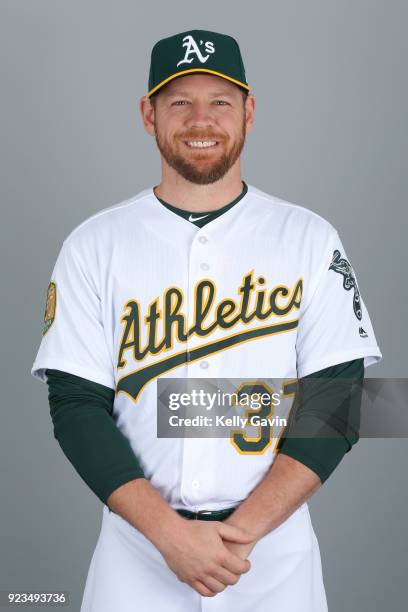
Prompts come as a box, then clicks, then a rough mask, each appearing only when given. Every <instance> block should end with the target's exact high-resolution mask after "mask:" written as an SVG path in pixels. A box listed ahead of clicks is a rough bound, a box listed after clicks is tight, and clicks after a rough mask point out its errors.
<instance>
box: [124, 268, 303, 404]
mask: <svg viewBox="0 0 408 612" xmlns="http://www.w3.org/2000/svg"><path fill="white" fill-rule="evenodd" d="M265 282H266V281H265V278H264V277H262V276H259V277H258V278H254V271H253V270H252V271H251V272H249V273H248V274H246V276H244V278H243V280H242V284H241V285H240V286H239V287H238V289H237V294H238V296H239V300H237V301H236V300H235V299H233V298H232V297H230V298H226V299H223V300H221V301H219V302H217V301H216V294H217V291H216V290H217V288H216V285H215V283H214V282H213V281H212V280H211V279H203V280H201V281H199V283H197V285H196V287H195V291H194V302H193V304H192V311H193V313H192V315H193V316H191V317H187V316H186V314H185V313H184V312H183V311H182V306H183V304H184V303H185V299H184V294H183V292H182V290H181V289H179V288H178V287H175V286H174V285H173V286H171V287H169V288H168V289H166V290H165V291H164V293H163V296H159V297H157V298H156V299H155V300H153V301H151V302H150V304H149V306H148V309H147V314H145V313H144V312H143V309H142V307H141V304H140V302H139V301H137V300H136V299H132V300H128V301H127V302H126V304H125V306H124V311H125V312H124V314H123V316H122V318H121V322H122V324H123V334H122V339H121V342H120V346H119V354H118V361H117V368H118V370H120V369H122V368H124V367H126V365H127V363H128V359H129V358H131V359H132V361H134V362H141V361H142V360H144V359H145V358H146V357H149V356H154V355H160V358H158V359H157V360H156V361H153V362H152V360H151V359H150V360H149V361H150V363H149V364H148V365H146V366H144V367H141V368H140V369H137V370H135V371H133V372H131V373H130V374H127V375H125V376H123V377H122V378H121V379H120V380H119V381H118V384H117V392H118V393H119V392H120V391H123V392H125V393H127V394H128V395H129V396H130V397H132V398H133V399H134V400H137V398H138V396H139V394H140V392H141V391H142V389H143V387H144V386H145V385H146V384H147V383H148V382H149V381H150V380H152V379H154V378H157V377H158V376H161V375H162V374H164V373H165V372H167V371H169V370H173V369H174V368H176V367H178V366H181V365H183V364H185V363H186V362H192V361H196V360H198V359H202V358H203V357H204V356H208V355H211V354H213V353H217V352H219V351H222V350H225V349H228V348H231V347H233V346H235V345H237V344H241V343H243V342H248V341H249V340H255V339H258V338H262V337H265V336H268V335H272V334H278V333H282V332H286V331H290V330H292V329H295V328H296V327H297V326H298V321H299V320H298V317H297V316H296V317H295V318H292V319H290V320H288V319H287V318H286V319H285V321H283V322H281V321H278V322H276V321H271V320H270V319H271V318H272V317H277V318H281V317H286V316H287V315H289V314H290V313H292V311H298V310H299V308H300V303H301V299H302V291H303V279H302V278H299V279H298V280H297V281H296V282H295V283H294V285H293V288H292V290H291V289H290V288H289V287H287V286H286V285H276V286H275V287H273V288H272V289H269V290H267V289H266V287H265ZM296 314H297V312H296ZM238 325H239V331H238V332H235V333H232V334H226V333H222V334H220V333H219V332H220V331H221V332H225V331H226V330H228V329H232V328H234V327H236V326H238ZM217 332H218V333H217ZM213 333H215V335H216V338H217V339H213V341H209V338H210V337H211V335H213ZM192 336H196V337H198V338H202V344H200V345H199V346H195V347H194V348H192V349H190V350H187V349H186V348H183V347H182V345H183V344H185V343H187V342H188V341H189V339H190V338H191V337H192ZM177 345H179V346H180V349H181V350H180V351H178V352H177V353H174V352H173V354H172V355H171V356H168V357H165V356H164V358H163V353H165V352H166V351H169V350H171V349H173V348H174V347H175V346H177Z"/></svg>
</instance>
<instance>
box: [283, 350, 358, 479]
mask: <svg viewBox="0 0 408 612" xmlns="http://www.w3.org/2000/svg"><path fill="white" fill-rule="evenodd" d="M363 380H364V359H363V358H361V359H355V360H353V361H347V362H345V363H341V364H337V365H335V366H332V367H329V368H325V369H324V370H319V371H318V372H314V373H313V374H310V375H309V376H305V377H304V378H303V379H300V380H299V382H298V384H299V393H298V394H297V397H296V399H295V401H294V405H293V407H292V411H291V415H290V419H289V423H288V425H287V428H286V429H285V431H284V433H283V435H282V438H281V440H280V445H279V446H280V448H279V450H280V452H281V453H283V454H284V455H289V456H290V457H293V458H294V459H297V460H298V461H300V462H301V463H303V464H304V465H306V466H307V467H309V468H310V469H311V470H313V471H314V472H315V473H316V474H317V475H318V476H319V478H320V480H321V482H322V483H323V482H325V481H326V480H327V479H328V477H329V476H330V475H331V474H332V472H333V471H334V470H335V468H336V467H337V466H338V464H339V463H340V461H341V460H342V458H343V457H344V455H345V454H346V453H347V452H349V451H350V450H351V448H352V446H353V445H354V444H356V443H357V442H358V440H359V427H360V408H361V395H362V383H363Z"/></svg>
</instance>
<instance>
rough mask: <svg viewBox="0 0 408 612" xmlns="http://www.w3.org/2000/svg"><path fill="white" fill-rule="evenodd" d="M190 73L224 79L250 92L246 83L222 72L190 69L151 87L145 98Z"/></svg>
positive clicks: (176, 73)
mask: <svg viewBox="0 0 408 612" xmlns="http://www.w3.org/2000/svg"><path fill="white" fill-rule="evenodd" d="M192 72H206V73H207V74H214V75H215V76H219V77H221V78H223V79H226V80H227V81H230V82H231V83H235V85H239V87H243V88H244V89H246V90H247V91H251V87H249V86H248V85H246V83H241V81H237V79H233V78H232V77H230V76H227V75H226V74H222V72H216V71H215V70H209V69H208V68H190V70H182V71H181V72H175V73H174V74H172V75H171V76H169V77H167V78H166V79H164V81H161V82H160V83H159V84H158V85H155V87H153V89H151V90H150V91H149V92H148V93H147V94H146V95H147V97H148V98H149V97H150V96H151V95H153V94H154V93H156V91H158V90H159V89H160V88H161V87H163V85H166V84H167V83H169V82H170V81H172V80H173V79H176V78H177V77H179V76H183V75H185V74H191V73H192Z"/></svg>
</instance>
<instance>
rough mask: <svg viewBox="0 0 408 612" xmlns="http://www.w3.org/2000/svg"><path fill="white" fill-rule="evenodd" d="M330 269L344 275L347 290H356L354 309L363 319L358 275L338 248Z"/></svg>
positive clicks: (358, 317) (357, 315)
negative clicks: (356, 275) (355, 274)
mask: <svg viewBox="0 0 408 612" xmlns="http://www.w3.org/2000/svg"><path fill="white" fill-rule="evenodd" d="M329 270H334V272H337V273H338V274H341V275H342V276H343V287H344V289H346V291H350V290H351V289H353V290H354V297H353V310H354V314H355V315H356V317H357V319H358V320H359V321H361V317H362V312H361V300H360V292H359V290H358V287H357V281H356V277H355V276H354V272H353V268H352V267H351V265H350V262H348V261H347V259H344V257H341V254H340V251H339V250H338V249H336V250H335V251H334V253H333V259H332V261H331V264H330V266H329Z"/></svg>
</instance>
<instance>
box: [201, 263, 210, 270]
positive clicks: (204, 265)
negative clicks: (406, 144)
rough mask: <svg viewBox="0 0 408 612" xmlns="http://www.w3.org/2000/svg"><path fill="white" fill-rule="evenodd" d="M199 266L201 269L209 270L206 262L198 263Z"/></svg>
mask: <svg viewBox="0 0 408 612" xmlns="http://www.w3.org/2000/svg"><path fill="white" fill-rule="evenodd" d="M200 268H201V270H209V269H210V266H209V265H208V263H202V264H200Z"/></svg>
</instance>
